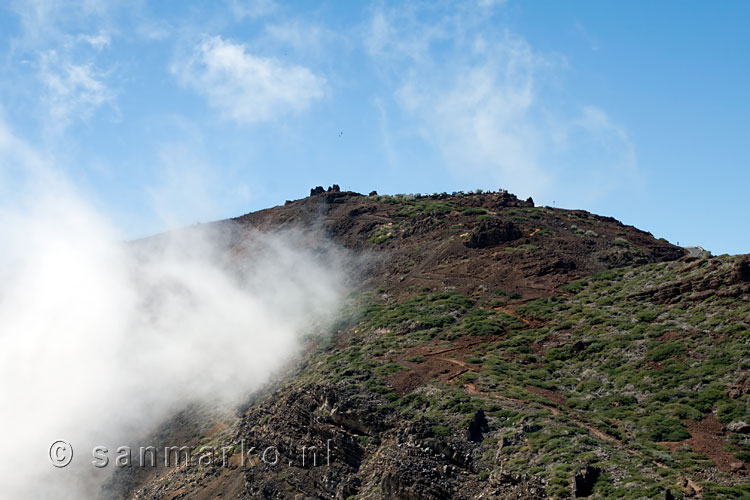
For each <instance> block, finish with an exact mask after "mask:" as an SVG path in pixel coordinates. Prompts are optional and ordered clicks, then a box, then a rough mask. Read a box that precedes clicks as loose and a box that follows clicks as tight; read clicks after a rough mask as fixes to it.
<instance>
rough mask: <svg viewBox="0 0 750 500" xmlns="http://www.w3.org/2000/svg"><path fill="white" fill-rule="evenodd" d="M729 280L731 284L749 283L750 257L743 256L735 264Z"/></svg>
mask: <svg viewBox="0 0 750 500" xmlns="http://www.w3.org/2000/svg"><path fill="white" fill-rule="evenodd" d="M729 281H730V283H733V284H737V283H750V257H745V258H744V259H742V260H741V261H739V262H738V263H737V264H736V265H735V267H734V269H733V270H732V274H731V276H730V277H729Z"/></svg>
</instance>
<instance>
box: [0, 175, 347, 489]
mask: <svg viewBox="0 0 750 500" xmlns="http://www.w3.org/2000/svg"><path fill="white" fill-rule="evenodd" d="M32 184H33V185H34V186H35V187H34V188H33V189H30V190H29V193H28V194H24V195H23V196H21V197H19V196H16V197H14V198H15V201H14V203H13V204H12V205H11V204H2V205H0V247H1V250H0V402H1V403H0V422H2V423H3V432H4V433H5V436H6V438H5V440H4V442H3V444H2V448H1V451H0V457H1V463H2V467H1V468H0V483H2V485H3V487H2V488H3V494H2V497H3V498H35V499H36V498H42V499H46V498H49V499H60V498H63V499H68V498H69V499H85V498H95V497H96V496H97V490H98V484H100V483H101V481H102V480H104V479H105V478H106V475H108V474H109V473H111V472H112V470H113V469H114V467H113V466H110V467H108V468H107V469H103V470H100V469H95V468H94V467H93V466H92V463H91V460H92V457H91V450H92V449H93V447H94V446H97V445H104V446H111V447H112V449H114V448H116V447H117V446H118V445H122V444H127V442H128V440H130V439H133V438H134V437H139V436H142V435H144V434H145V433H148V432H150V431H153V430H154V429H155V428H156V427H157V426H158V425H159V424H160V423H162V422H164V420H165V419H166V418H168V417H169V416H170V415H172V414H173V413H174V412H175V411H177V410H179V409H182V408H184V407H185V405H187V404H190V403H196V402H197V403H211V404H223V405H227V406H231V405H234V404H237V403H238V402H240V401H241V400H242V399H243V398H245V397H247V396H248V394H249V393H251V392H252V391H253V390H255V389H257V388H259V387H260V386H261V385H263V384H264V383H266V382H268V381H269V379H270V378H271V377H272V376H273V374H274V373H275V372H277V371H278V370H279V369H280V368H281V367H282V366H283V365H284V364H285V363H286V362H288V361H289V360H290V359H291V358H293V356H295V355H296V354H299V352H300V349H301V347H302V345H303V342H302V337H303V336H305V335H310V334H319V333H320V332H324V331H325V330H326V327H327V325H329V322H330V321H331V320H332V319H334V317H335V316H336V314H337V312H338V309H339V306H340V303H341V300H342V298H343V296H344V294H345V289H346V285H345V282H346V277H345V272H346V269H347V259H348V258H349V257H348V256H347V255H346V254H345V253H344V251H343V250H342V249H340V248H338V247H336V246H334V245H332V244H331V243H330V242H326V241H324V240H322V239H321V238H320V237H317V236H315V235H314V234H311V233H305V232H302V231H285V232H277V233H259V232H256V231H254V230H251V229H249V228H245V227H241V226H238V225H233V224H229V223H219V224H206V225H200V226H194V227H191V228H187V229H183V230H180V231H175V232H173V233H169V234H164V235H160V236H157V237H154V238H150V239H147V240H141V241H138V242H131V243H122V242H119V241H118V239H117V237H116V233H115V232H114V231H113V229H112V228H111V227H110V225H109V224H108V222H107V220H106V219H105V218H103V217H101V216H100V215H98V214H97V213H96V211H95V210H94V209H93V208H92V207H91V206H90V205H89V204H87V203H86V201H85V200H83V199H81V197H79V196H77V195H76V194H75V192H74V190H73V189H71V188H70V187H69V186H68V185H66V184H65V182H63V181H60V180H59V179H52V178H47V179H43V180H42V181H41V182H35V183H32ZM19 201H20V202H19ZM57 439H65V440H67V441H69V442H70V443H71V444H72V445H73V448H74V457H73V461H72V463H71V464H70V466H68V467H66V468H61V469H57V468H55V467H53V466H52V464H51V462H50V458H49V456H48V455H49V448H50V445H51V444H52V443H53V442H54V441H55V440H57Z"/></svg>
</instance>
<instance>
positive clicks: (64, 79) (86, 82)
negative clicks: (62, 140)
mask: <svg viewBox="0 0 750 500" xmlns="http://www.w3.org/2000/svg"><path fill="white" fill-rule="evenodd" d="M105 77H106V74H105V73H104V72H100V71H98V70H97V69H96V68H95V67H94V65H93V63H91V62H84V63H80V64H79V63H75V62H73V61H71V60H69V59H68V58H67V57H66V56H65V55H61V54H60V53H58V52H56V51H54V50H51V51H48V52H45V53H43V54H42V56H41V61H40V69H39V78H40V80H41V82H42V83H43V85H44V87H45V89H46V90H47V93H46V95H45V96H44V101H45V104H46V107H47V109H48V110H49V113H50V116H51V117H52V118H53V119H54V123H55V126H56V127H65V126H67V124H69V123H70V121H71V120H73V119H75V118H80V119H87V118H88V117H90V116H91V114H92V113H93V112H94V111H95V110H96V109H97V108H99V107H100V106H102V105H103V104H105V103H107V102H111V101H112V100H113V99H114V93H113V92H112V90H110V89H109V87H108V86H107V84H106V83H105Z"/></svg>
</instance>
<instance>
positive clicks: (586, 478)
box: [573, 465, 602, 498]
mask: <svg viewBox="0 0 750 500" xmlns="http://www.w3.org/2000/svg"><path fill="white" fill-rule="evenodd" d="M601 473H602V470H601V469H600V468H599V467H594V466H592V465H587V466H586V467H585V468H584V469H581V470H580V471H578V473H576V475H575V478H574V485H573V496H574V497H576V498H585V497H588V496H591V494H592V493H593V492H594V485H595V484H596V480H597V479H599V476H600V475H601Z"/></svg>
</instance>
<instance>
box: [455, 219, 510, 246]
mask: <svg viewBox="0 0 750 500" xmlns="http://www.w3.org/2000/svg"><path fill="white" fill-rule="evenodd" d="M521 236H522V234H521V230H520V229H518V227H516V225H515V224H513V223H512V222H503V221H499V220H494V219H492V220H486V221H482V222H481V224H479V227H478V228H476V229H475V230H474V231H473V232H472V233H471V235H470V236H469V239H468V240H466V243H465V245H466V246H467V247H469V248H487V247H492V246H495V245H499V244H500V243H504V242H506V241H513V240H517V239H518V238H520V237H521Z"/></svg>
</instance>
